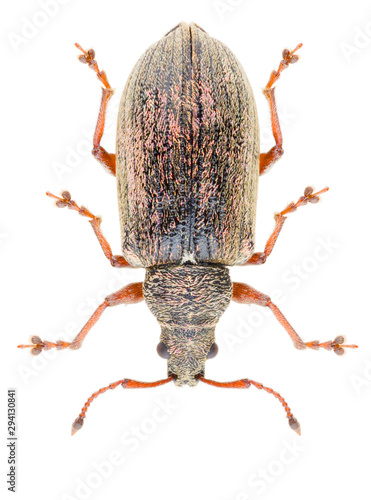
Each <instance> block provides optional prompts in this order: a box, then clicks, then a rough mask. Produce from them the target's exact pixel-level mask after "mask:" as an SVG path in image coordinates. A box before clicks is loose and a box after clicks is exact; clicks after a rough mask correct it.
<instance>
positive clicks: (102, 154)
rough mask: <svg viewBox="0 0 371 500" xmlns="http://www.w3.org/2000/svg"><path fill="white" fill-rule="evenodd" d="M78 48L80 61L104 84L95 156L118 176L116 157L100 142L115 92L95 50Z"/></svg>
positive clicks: (107, 169)
mask: <svg viewBox="0 0 371 500" xmlns="http://www.w3.org/2000/svg"><path fill="white" fill-rule="evenodd" d="M75 45H76V47H77V48H78V49H80V50H81V52H82V55H80V56H79V60H80V61H81V62H82V63H84V64H87V65H88V66H89V68H91V69H92V70H93V71H94V72H95V73H96V75H97V77H98V79H99V81H100V82H101V83H103V85H104V88H102V100H101V103H100V109H99V115H98V121H97V126H96V128H95V133H94V138H93V146H94V147H93V150H92V154H93V156H94V157H95V158H96V159H97V160H98V161H99V163H101V164H102V165H103V167H104V169H105V170H106V171H107V172H108V173H110V174H112V175H116V155H115V154H110V153H107V151H106V150H105V149H104V148H102V146H101V145H100V141H101V139H102V136H103V131H104V124H105V120H106V110H107V104H108V101H109V100H110V99H111V97H112V95H113V93H114V90H113V89H112V88H111V86H110V84H109V83H108V80H107V76H106V73H105V72H104V71H99V68H98V64H97V61H95V60H94V57H95V52H94V50H93V49H89V50H88V51H85V50H84V49H83V48H82V47H81V46H80V45H79V44H78V43H75Z"/></svg>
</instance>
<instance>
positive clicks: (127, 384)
mask: <svg viewBox="0 0 371 500" xmlns="http://www.w3.org/2000/svg"><path fill="white" fill-rule="evenodd" d="M173 378H174V375H171V376H170V377H168V378H165V379H163V380H157V381H156V382H138V381H136V380H131V379H129V378H124V379H123V380H118V381H117V382H114V383H113V384H110V385H108V386H107V387H102V389H99V391H97V392H94V394H92V395H91V396H90V398H89V399H88V400H87V402H86V403H85V404H84V406H83V407H82V410H81V413H80V415H79V416H78V417H77V418H76V420H75V421H74V423H73V424H72V430H71V434H72V436H73V435H74V434H75V432H77V431H79V430H80V429H81V427H82V426H83V424H84V418H85V416H86V412H87V410H88V408H89V406H90V404H91V402H92V401H93V400H94V399H95V398H96V397H98V396H99V395H100V394H103V393H104V392H106V391H108V389H116V387H118V386H119V385H121V387H122V388H123V389H148V388H150V387H158V386H159V385H164V384H167V383H168V382H171V381H172V380H173Z"/></svg>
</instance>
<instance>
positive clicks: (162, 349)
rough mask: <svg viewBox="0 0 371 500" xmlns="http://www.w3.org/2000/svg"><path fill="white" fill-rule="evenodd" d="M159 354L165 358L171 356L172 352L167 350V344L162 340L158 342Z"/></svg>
mask: <svg viewBox="0 0 371 500" xmlns="http://www.w3.org/2000/svg"><path fill="white" fill-rule="evenodd" d="M157 354H158V355H159V356H160V357H161V358H164V359H169V358H170V353H169V351H168V350H167V347H166V345H165V344H164V343H163V342H160V343H159V344H157Z"/></svg>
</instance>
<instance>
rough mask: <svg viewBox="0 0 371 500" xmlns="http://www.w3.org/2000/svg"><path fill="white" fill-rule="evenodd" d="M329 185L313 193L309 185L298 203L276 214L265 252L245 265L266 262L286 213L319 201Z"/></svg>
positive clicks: (253, 256)
mask: <svg viewBox="0 0 371 500" xmlns="http://www.w3.org/2000/svg"><path fill="white" fill-rule="evenodd" d="M328 189H329V188H328V187H325V188H324V189H321V191H318V192H317V193H313V188H312V187H307V188H305V190H304V195H303V196H301V197H300V198H299V200H298V201H297V202H296V203H290V205H288V206H287V207H286V208H285V210H282V212H280V213H278V214H275V216H274V220H275V221H276V225H275V227H274V230H273V233H272V234H271V235H270V237H269V238H268V241H267V243H266V245H265V249H264V252H256V253H254V254H253V255H252V256H251V257H250V259H249V260H248V261H247V262H245V263H244V264H243V265H244V266H247V265H253V264H255V265H256V264H264V263H265V261H266V260H267V258H268V257H269V255H270V254H271V252H272V250H273V247H274V245H275V244H276V241H277V238H278V235H279V234H280V232H281V229H282V227H283V225H284V223H285V221H286V217H285V215H287V214H290V213H292V212H295V210H296V209H297V208H299V207H301V206H302V205H306V204H307V203H308V202H309V203H317V202H318V201H319V195H320V194H322V193H325V192H326V191H328Z"/></svg>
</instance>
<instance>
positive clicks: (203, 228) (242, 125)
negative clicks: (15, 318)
mask: <svg viewBox="0 0 371 500" xmlns="http://www.w3.org/2000/svg"><path fill="white" fill-rule="evenodd" d="M76 46H77V48H78V49H79V50H81V52H82V54H81V55H80V56H79V59H80V61H81V62H82V63H86V64H88V66H89V67H90V68H91V69H92V70H93V71H94V72H95V73H96V75H97V77H98V79H99V80H100V82H101V83H102V84H103V88H102V101H101V105H100V110H99V116H98V122H97V126H96V129H95V134H94V138H93V146H94V147H93V151H92V153H93V155H94V156H95V158H96V159H97V160H98V161H99V162H100V163H101V164H102V165H103V167H104V168H105V169H106V170H107V171H108V172H109V173H110V174H112V175H116V178H117V189H118V202H119V212H120V224H121V240H122V256H121V255H113V254H112V251H111V247H110V245H109V244H108V242H107V241H106V239H105V238H104V236H103V234H102V232H101V229H100V224H101V219H100V218H99V217H96V216H95V215H93V214H92V213H91V212H90V211H89V210H88V209H87V208H85V207H82V206H81V207H80V206H78V205H77V204H76V203H75V202H74V201H73V200H72V199H71V195H70V194H69V192H68V191H64V192H63V193H62V195H61V196H60V197H58V196H55V195H53V194H51V193H47V195H48V196H50V197H52V198H54V199H56V200H57V201H56V205H57V206H58V207H68V208H70V209H72V210H76V211H77V212H78V213H79V214H81V215H83V216H85V217H87V218H88V219H89V222H90V224H91V226H92V228H93V231H94V233H95V235H96V237H97V238H98V241H99V243H100V245H101V247H102V249H103V252H104V254H105V256H106V257H107V258H108V260H109V261H110V263H111V265H112V266H115V267H133V268H135V267H144V268H146V277H145V280H144V282H143V283H131V284H129V285H127V286H125V287H124V288H122V289H121V290H119V291H118V292H116V293H113V294H111V295H109V296H108V297H106V298H105V300H104V301H103V303H102V304H101V305H100V306H99V307H98V308H97V310H96V311H95V312H94V314H93V315H92V317H91V318H90V319H89V321H88V322H87V323H86V325H85V326H84V327H83V328H82V330H81V331H80V333H79V334H78V335H77V337H76V338H75V339H74V340H73V341H72V342H64V341H58V342H55V343H54V342H48V341H42V340H41V339H40V338H39V337H37V336H34V337H32V340H31V341H32V344H31V345H20V346H18V347H21V348H25V347H30V348H31V352H32V353H33V354H39V353H40V352H41V351H42V350H43V349H51V348H57V349H65V348H67V347H69V348H70V349H78V348H79V347H81V345H82V342H83V341H84V339H85V337H86V335H87V334H88V332H89V330H90V329H91V327H92V326H93V325H94V324H95V323H96V322H97V321H98V319H99V317H100V316H101V314H102V313H103V311H104V310H105V309H106V308H107V307H112V306H115V305H118V304H134V303H138V302H140V301H142V300H145V301H146V303H147V305H148V307H149V309H150V310H151V312H152V313H153V314H154V315H155V317H156V318H157V320H158V322H159V323H160V326H161V338H160V343H159V344H158V347H157V352H158V354H159V355H160V356H161V357H163V358H165V359H167V364H168V378H166V379H163V380H159V381H156V382H149V383H147V382H137V381H135V380H130V379H123V380H119V381H118V382H115V383H113V384H111V385H109V386H107V387H104V388H102V389H100V390H99V391H97V392H95V393H94V394H93V395H92V396H91V397H90V398H89V399H88V400H87V402H86V403H85V405H84V406H83V408H82V411H81V412H80V415H79V416H78V418H77V419H76V420H75V422H74V423H73V426H72V434H73V433H75V432H76V431H77V430H79V429H80V428H81V427H82V425H83V422H84V418H85V415H86V411H87V409H88V407H89V405H90V403H91V402H92V401H93V399H94V398H95V397H97V396H98V395H99V394H101V393H103V392H105V391H107V390H108V389H114V388H115V387H117V386H119V385H121V386H122V387H123V388H141V387H157V386H159V385H162V384H166V383H167V382H170V381H173V382H174V383H175V384H176V385H178V386H181V385H184V384H188V385H191V386H194V385H196V384H197V383H198V382H204V383H206V384H210V385H213V386H216V387H226V388H248V387H250V386H251V385H253V386H255V387H257V388H258V389H263V390H265V391H267V392H269V393H271V394H273V395H274V396H275V397H276V398H278V399H279V401H280V402H281V404H282V405H283V407H284V409H285V411H286V415H287V418H288V421H289V425H290V427H291V428H292V429H293V430H294V431H296V432H297V433H299V434H300V425H299V423H298V421H297V420H296V418H295V417H294V416H293V414H292V413H291V410H290V408H289V407H288V405H287V403H286V401H285V400H284V399H283V398H282V396H280V394H278V393H277V392H275V391H274V390H273V389H270V388H268V387H265V386H263V385H262V384H260V383H258V382H255V381H253V380H250V379H241V380H237V381H234V382H225V383H222V382H216V381H213V380H209V379H206V378H205V377H204V375H205V361H206V360H207V359H209V358H212V357H214V356H215V355H216V354H217V351H218V348H217V345H216V343H215V326H216V324H217V322H218V320H219V318H220V317H221V315H222V314H223V313H224V311H225V310H226V308H227V307H228V305H229V303H230V301H231V300H234V301H236V302H239V303H241V304H257V305H260V306H263V307H269V308H270V309H271V310H272V312H273V314H274V316H275V317H276V318H277V319H278V321H279V322H280V323H281V325H282V326H283V327H284V328H285V329H286V331H287V332H288V334H289V335H290V337H291V339H292V341H293V343H294V346H295V347H296V348H297V349H305V348H310V349H319V348H324V349H327V350H333V351H334V352H335V353H336V354H339V355H340V354H343V353H344V348H346V347H348V348H355V347H357V346H355V345H345V344H344V338H343V337H342V336H338V337H336V338H335V339H334V340H333V341H328V342H323V343H320V342H319V341H311V342H304V341H303V340H302V339H301V338H300V337H299V335H298V334H297V333H296V332H295V330H294V329H293V328H292V326H291V325H290V324H289V322H288V321H287V320H286V318H285V317H284V316H283V314H282V313H281V311H280V310H279V309H278V307H277V306H276V305H275V304H274V303H273V302H272V301H271V299H270V298H269V297H268V296H267V295H264V294H263V293H261V292H258V291H257V290H255V289H254V288H252V287H250V286H248V285H246V284H244V283H232V282H231V280H230V277H229V271H228V268H227V266H235V265H257V264H263V263H264V262H265V261H266V259H267V258H268V257H269V255H270V254H271V252H272V250H273V247H274V245H275V243H276V240H277V238H278V235H279V233H280V231H281V229H282V226H283V225H284V222H285V220H286V215H288V214H289V213H292V212H294V211H295V210H296V209H297V208H298V207H300V206H302V205H305V204H306V203H308V202H309V203H316V202H318V201H319V195H320V194H322V193H324V192H325V191H327V190H328V188H324V189H322V190H321V191H318V192H316V193H314V190H313V189H312V188H310V187H307V188H306V189H305V191H304V195H303V196H301V197H300V198H299V200H298V201H297V202H296V203H291V204H289V205H288V206H287V207H286V208H285V209H284V210H282V211H281V212H279V213H277V214H275V227H274V230H273V233H272V234H271V236H270V237H269V238H268V241H267V244H266V246H265V249H264V251H263V252H257V253H254V235H255V234H254V233H255V212H256V201H257V185H258V177H259V175H262V174H264V173H266V172H267V171H268V170H269V169H270V168H271V167H272V165H273V164H274V163H275V162H276V161H277V160H278V159H279V158H280V157H281V156H282V154H283V149H282V135H281V130H280V124H279V120H278V115H277V110H276V103H275V87H274V86H273V85H274V84H275V83H276V81H277V80H278V78H279V77H280V75H281V72H282V71H283V70H284V69H285V68H287V67H288V66H289V65H290V64H292V63H295V62H296V61H297V60H298V55H297V54H296V52H297V51H298V49H299V48H300V47H301V44H299V45H298V46H297V47H296V48H295V49H294V50H292V51H289V50H287V49H286V50H284V51H283V56H282V60H281V62H280V65H279V67H278V70H277V71H273V72H272V74H271V76H270V78H269V81H268V84H267V86H266V87H265V88H264V90H263V92H264V95H265V97H266V98H267V100H268V104H269V107H270V113H271V123H272V130H273V136H274V139H275V145H274V146H273V147H272V148H271V149H270V151H268V152H267V153H261V154H260V153H259V125H258V117H257V111H256V105H255V101H254V96H253V93H252V90H251V87H250V84H249V82H248V80H247V77H246V75H245V72H244V70H243V69H242V67H241V65H240V63H239V62H238V61H237V59H236V58H235V56H234V55H233V54H232V53H231V51H230V50H229V49H228V48H227V47H226V46H225V45H223V44H222V43H221V42H219V41H217V40H215V39H213V38H211V37H210V36H209V35H208V34H207V33H206V32H205V31H204V30H203V29H201V28H200V27H199V26H197V25H196V24H194V23H191V24H190V25H188V24H186V23H180V24H179V25H177V26H176V27H175V28H173V29H172V30H171V31H169V33H167V34H166V35H165V36H164V37H163V38H162V39H161V40H160V41H159V42H157V43H155V44H154V45H152V46H151V47H150V48H149V49H148V50H147V51H146V52H145V53H144V54H143V55H142V57H141V58H140V59H139V61H138V62H137V64H136V65H135V67H134V69H133V71H132V72H131V75H130V76H129V79H128V82H127V84H126V86H125V90H124V93H123V96H122V99H121V103H120V108H119V115H118V126H117V141H116V154H110V153H107V151H106V150H105V149H104V148H103V147H102V146H101V145H100V141H101V139H102V135H103V131H104V124H105V114H106V108H107V104H108V101H109V99H110V98H111V96H112V94H113V89H112V88H111V86H110V84H109V82H108V79H107V76H106V74H105V72H104V71H100V70H99V68H98V64H97V62H96V61H95V53H94V51H93V50H92V49H90V50H88V51H85V50H84V49H82V47H81V46H80V45H78V44H76Z"/></svg>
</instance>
